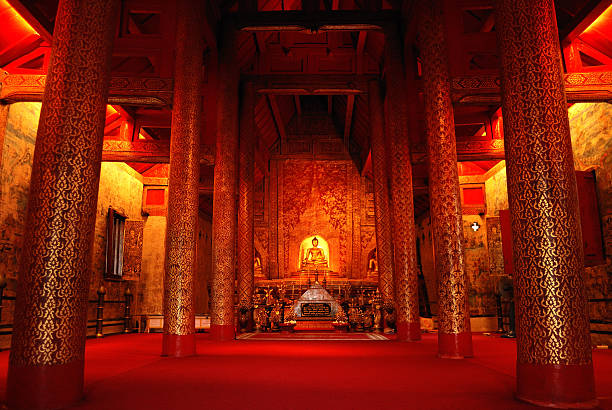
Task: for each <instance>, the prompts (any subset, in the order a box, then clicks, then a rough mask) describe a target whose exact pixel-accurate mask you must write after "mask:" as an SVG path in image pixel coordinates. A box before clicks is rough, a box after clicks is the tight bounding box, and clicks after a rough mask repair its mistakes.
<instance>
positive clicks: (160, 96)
mask: <svg viewBox="0 0 612 410" xmlns="http://www.w3.org/2000/svg"><path fill="white" fill-rule="evenodd" d="M46 80H47V76H46V75H44V74H7V73H4V72H2V71H0V101H2V102H4V103H14V102H30V101H33V102H40V101H42V96H43V93H44V91H45V83H46ZM172 94H173V81H172V79H171V78H147V77H113V78H112V79H111V82H110V87H109V96H108V103H109V104H125V105H133V106H141V107H146V106H155V107H169V106H171V105H172Z"/></svg>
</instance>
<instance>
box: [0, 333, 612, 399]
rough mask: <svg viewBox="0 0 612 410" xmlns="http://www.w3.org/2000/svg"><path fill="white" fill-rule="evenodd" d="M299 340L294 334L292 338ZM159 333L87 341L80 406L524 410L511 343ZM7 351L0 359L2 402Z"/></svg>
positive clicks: (610, 377) (603, 379)
mask: <svg viewBox="0 0 612 410" xmlns="http://www.w3.org/2000/svg"><path fill="white" fill-rule="evenodd" d="M298 336H299V334H298ZM160 348H161V335H159V334H138V335H126V336H111V337H107V338H105V339H101V340H89V341H88V342H87V356H86V361H87V362H86V363H87V365H86V369H85V378H86V379H85V382H86V397H85V399H84V401H83V402H82V403H80V404H79V405H78V406H76V408H78V409H132V410H134V409H190V408H206V409H407V408H412V409H445V410H450V409H522V408H525V409H528V408H534V407H532V406H529V405H527V404H523V403H520V402H517V401H515V400H514V399H513V389H514V384H515V380H514V360H515V357H516V348H515V343H514V341H513V340H507V339H499V338H495V337H487V336H482V335H474V350H475V352H476V357H475V358H473V359H467V360H443V359H438V358H436V356H435V355H436V336H435V335H431V334H430V335H424V339H423V341H421V342H419V343H398V342H394V341H376V342H374V341H372V340H322V341H314V340H307V341H304V340H258V339H257V338H249V339H246V340H237V341H234V342H229V343H214V342H211V341H209V340H208V336H207V335H205V334H203V335H198V356H195V357H190V358H183V359H170V358H161V357H159V353H160ZM7 359H8V352H2V353H0V374H1V376H0V388H1V389H2V390H1V391H0V396H1V397H2V398H4V395H5V392H4V388H5V383H6V380H5V378H6V366H7ZM594 363H595V375H596V382H597V393H598V396H600V397H601V408H603V409H612V351H595V352H594Z"/></svg>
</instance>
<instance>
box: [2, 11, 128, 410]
mask: <svg viewBox="0 0 612 410" xmlns="http://www.w3.org/2000/svg"><path fill="white" fill-rule="evenodd" d="M118 6H119V2H118V1H116V0H90V1H77V0H62V1H60V3H59V6H58V11H57V17H56V21H55V29H54V32H53V35H54V39H53V48H52V56H51V64H50V66H49V70H48V73H47V82H46V86H45V93H44V97H43V103H42V110H41V114H40V122H39V125H38V133H37V137H36V148H35V152H34V161H33V165H32V179H31V184H30V197H29V203H28V216H27V220H26V226H27V229H26V231H25V236H24V246H23V249H24V254H23V258H22V263H21V268H20V274H19V281H18V285H17V297H16V305H15V316H14V323H15V325H14V329H13V340H12V346H11V353H10V358H9V371H8V386H7V401H8V404H9V407H10V408H15V409H42V408H58V407H65V406H68V405H70V404H72V403H74V402H76V401H78V400H79V399H80V398H81V396H82V393H83V366H84V353H85V335H86V322H87V295H88V289H89V279H90V276H89V272H90V269H91V256H92V255H91V252H92V244H93V234H94V225H95V220H96V203H97V197H98V184H99V180H100V161H101V158H102V140H103V138H104V122H105V119H106V101H107V96H108V85H109V81H110V60H111V51H112V45H113V35H114V33H115V27H116V23H117V14H118Z"/></svg>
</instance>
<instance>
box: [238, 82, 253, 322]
mask: <svg viewBox="0 0 612 410" xmlns="http://www.w3.org/2000/svg"><path fill="white" fill-rule="evenodd" d="M239 157H240V158H239V166H240V176H239V180H238V243H237V246H238V308H239V309H240V314H241V318H243V323H242V326H244V329H246V330H249V329H250V328H251V327H252V323H253V320H252V318H253V291H254V272H253V260H254V255H255V252H254V250H253V240H254V234H255V232H254V227H253V216H254V215H253V192H254V188H255V186H254V185H255V180H254V178H255V175H254V173H255V87H254V85H253V83H251V82H248V83H245V84H244V85H243V92H242V100H241V103H240V148H239Z"/></svg>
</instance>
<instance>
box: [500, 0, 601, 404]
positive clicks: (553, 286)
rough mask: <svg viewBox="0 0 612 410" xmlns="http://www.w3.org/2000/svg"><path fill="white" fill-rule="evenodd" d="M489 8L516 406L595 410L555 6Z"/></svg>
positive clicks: (541, 0)
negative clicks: (498, 95)
mask: <svg viewBox="0 0 612 410" xmlns="http://www.w3.org/2000/svg"><path fill="white" fill-rule="evenodd" d="M496 7H497V9H496V32H497V37H498V42H499V49H500V56H501V61H502V89H503V106H502V108H503V115H504V138H505V148H506V164H507V168H508V170H507V174H508V199H509V204H510V214H511V223H512V239H513V254H514V285H515V286H514V296H515V299H516V323H517V331H516V333H517V354H518V356H517V397H518V398H520V399H523V400H525V401H528V402H531V403H534V404H538V405H544V406H550V407H563V406H569V407H582V408H587V407H589V406H590V407H592V406H595V404H596V400H595V390H594V381H593V364H592V359H591V338H590V333H589V317H588V312H587V299H586V290H585V283H584V268H583V266H584V260H583V245H582V237H581V230H580V217H579V208H578V196H577V188H576V176H575V171H574V159H573V153H572V144H571V139H570V127H569V119H568V112H567V102H566V97H565V90H564V83H563V71H562V65H561V61H559V59H560V55H561V54H560V49H559V37H558V33H557V24H556V18H555V9H554V2H553V0H499V1H497V5H496ZM564 408H566V407H564Z"/></svg>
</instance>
